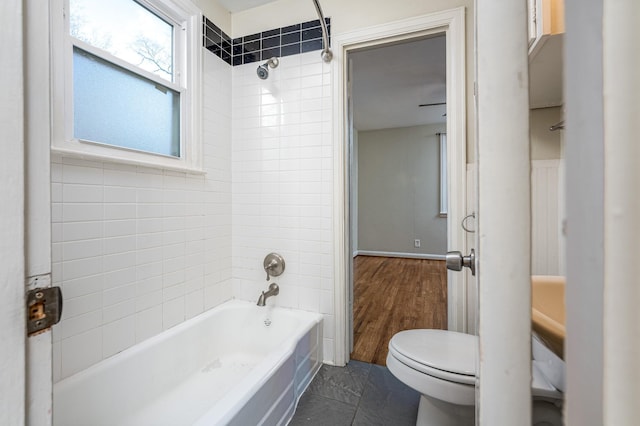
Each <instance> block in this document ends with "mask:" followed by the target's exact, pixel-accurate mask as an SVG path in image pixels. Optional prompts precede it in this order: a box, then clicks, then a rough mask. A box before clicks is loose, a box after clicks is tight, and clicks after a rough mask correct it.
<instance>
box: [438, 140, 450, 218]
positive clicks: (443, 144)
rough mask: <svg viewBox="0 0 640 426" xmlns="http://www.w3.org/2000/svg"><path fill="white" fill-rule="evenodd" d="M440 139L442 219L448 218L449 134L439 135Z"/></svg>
mask: <svg viewBox="0 0 640 426" xmlns="http://www.w3.org/2000/svg"><path fill="white" fill-rule="evenodd" d="M438 136H439V138H440V217H447V213H448V211H449V209H448V207H447V206H448V204H449V200H448V196H447V134H446V133H438Z"/></svg>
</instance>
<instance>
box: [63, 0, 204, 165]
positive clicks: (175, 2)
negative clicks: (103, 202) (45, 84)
mask: <svg viewBox="0 0 640 426" xmlns="http://www.w3.org/2000/svg"><path fill="white" fill-rule="evenodd" d="M136 1H138V2H139V3H140V4H142V5H143V6H144V7H146V8H148V9H150V10H152V11H154V12H157V13H159V15H160V16H163V18H166V19H167V20H168V21H169V22H170V23H172V24H174V36H173V38H174V57H173V59H174V78H173V80H174V81H173V82H169V81H168V80H165V79H163V78H161V77H159V76H157V75H155V74H153V73H150V72H147V71H144V70H141V69H140V68H138V67H135V66H134V65H131V64H129V63H128V62H126V61H123V60H121V59H119V58H116V57H115V56H113V55H111V54H109V53H106V52H105V51H103V50H101V49H97V48H95V47H93V46H91V45H89V44H87V43H84V42H82V41H80V40H78V39H76V38H75V37H72V36H71V35H70V34H69V23H68V22H69V21H68V11H69V0H51V8H52V9H51V17H52V18H51V52H52V55H51V58H52V83H53V84H52V112H51V114H52V142H51V149H52V151H53V152H56V153H59V154H63V155H71V156H80V157H82V158H89V159H96V160H100V161H112V162H119V163H128V164H134V165H143V166H148V167H154V168H162V169H170V170H181V171H188V172H202V124H201V122H202V119H201V115H202V90H200V89H201V86H202V71H201V70H202V49H201V46H202V12H200V10H198V9H197V8H196V7H195V6H194V5H193V4H191V3H190V2H189V1H186V0H136ZM74 46H77V47H79V48H80V49H82V50H85V51H87V52H89V53H91V54H93V55H96V56H99V57H101V58H103V59H105V60H107V61H109V62H111V63H113V64H115V65H117V66H119V67H122V68H125V69H127V70H130V71H132V72H134V73H136V74H137V75H139V76H141V77H144V78H147V79H150V80H152V81H156V82H158V83H159V84H161V85H163V86H166V87H168V88H170V89H172V90H175V91H177V92H179V93H180V157H172V156H168V155H162V154H154V153H150V152H144V151H139V150H134V149H129V148H125V147H119V146H114V145H105V144H99V143H95V142H88V141H81V140H78V139H76V138H74V136H73V47H74Z"/></svg>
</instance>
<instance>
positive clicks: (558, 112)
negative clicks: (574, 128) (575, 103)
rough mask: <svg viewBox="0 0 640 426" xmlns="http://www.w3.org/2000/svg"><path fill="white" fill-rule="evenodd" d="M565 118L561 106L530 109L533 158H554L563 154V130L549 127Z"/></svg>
mask: <svg viewBox="0 0 640 426" xmlns="http://www.w3.org/2000/svg"><path fill="white" fill-rule="evenodd" d="M562 119H563V113H562V108H561V107H553V108H539V109H532V110H530V111H529V135H530V137H531V160H554V159H558V158H561V156H562V150H561V145H562V131H560V130H556V131H554V132H552V131H550V130H549V127H551V126H553V125H554V124H557V123H558V122H560V120H562Z"/></svg>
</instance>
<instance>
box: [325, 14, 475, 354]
mask: <svg viewBox="0 0 640 426" xmlns="http://www.w3.org/2000/svg"><path fill="white" fill-rule="evenodd" d="M440 33H444V34H445V35H446V37H447V47H446V49H447V54H446V55H447V59H446V61H447V101H448V102H447V158H448V159H449V165H450V167H449V170H448V190H449V206H448V207H449V213H448V221H447V244H448V250H461V251H463V252H466V251H467V247H466V237H465V234H464V231H463V230H462V228H461V227H460V223H461V221H462V219H463V218H464V216H465V214H466V166H467V159H466V150H467V146H466V144H467V142H466V105H467V103H466V90H465V89H466V86H465V85H466V75H467V74H466V61H465V59H466V58H465V55H466V49H465V8H464V7H459V8H455V9H450V10H445V11H441V12H436V13H431V14H427V15H422V16H417V17H414V18H410V19H405V20H401V21H395V22H391V23H388V24H383V25H376V26H372V27H367V28H364V29H359V30H355V31H352V32H347V33H344V34H341V35H340V36H337V37H335V38H334V39H333V43H332V44H333V46H334V52H333V54H334V58H333V63H332V75H333V132H334V134H333V140H334V142H335V143H334V159H333V166H334V190H333V193H334V199H333V200H334V244H335V247H334V306H335V311H334V312H335V340H334V342H335V343H334V361H335V363H336V364H337V365H344V364H346V363H347V362H348V361H349V353H350V351H349V348H350V341H349V340H350V331H349V330H348V327H349V324H350V321H349V317H350V315H352V314H351V313H350V312H349V306H350V303H349V297H350V294H349V272H350V271H349V269H350V268H349V265H350V262H349V256H352V255H353V254H352V251H351V247H350V245H349V243H350V242H349V236H350V234H351V232H350V231H351V229H350V228H351V225H350V223H349V220H350V219H349V218H350V214H349V197H350V193H349V165H348V161H349V155H348V150H349V138H348V134H347V133H348V129H347V127H346V125H347V123H348V121H347V116H346V114H347V105H346V102H347V86H346V83H347V78H346V76H347V72H348V69H347V61H346V60H345V59H346V58H347V53H348V52H349V51H351V50H354V49H361V48H363V47H369V46H375V45H383V44H388V43H392V42H398V41H404V40H410V39H414V38H417V37H424V36H428V35H431V34H440ZM454 189H455V191H453V190H454ZM447 287H448V297H447V300H448V301H447V304H448V306H447V312H448V328H449V329H450V330H456V331H463V332H464V331H466V330H467V299H466V295H467V280H466V276H465V274H456V273H453V272H451V271H448V273H447Z"/></svg>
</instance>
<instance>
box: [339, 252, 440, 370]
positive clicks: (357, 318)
mask: <svg viewBox="0 0 640 426" xmlns="http://www.w3.org/2000/svg"><path fill="white" fill-rule="evenodd" d="M353 269H354V289H353V292H354V303H353V328H354V331H353V339H354V345H353V352H352V353H351V358H352V359H355V360H358V361H364V362H369V363H374V364H379V365H386V358H387V352H388V348H387V345H388V344H389V340H390V339H391V337H392V336H393V335H394V334H395V333H397V332H398V331H401V330H408V329H414V328H439V329H445V328H447V269H446V266H445V263H444V261H442V260H426V259H404V258H392V257H372V256H357V257H356V258H355V259H354V260H353Z"/></svg>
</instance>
